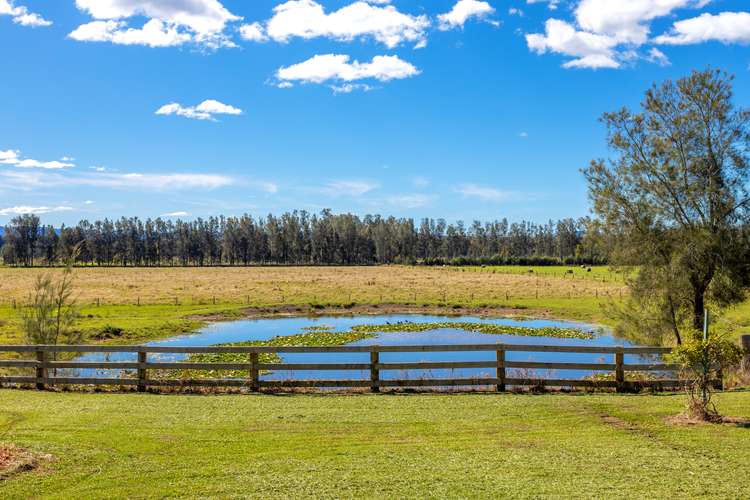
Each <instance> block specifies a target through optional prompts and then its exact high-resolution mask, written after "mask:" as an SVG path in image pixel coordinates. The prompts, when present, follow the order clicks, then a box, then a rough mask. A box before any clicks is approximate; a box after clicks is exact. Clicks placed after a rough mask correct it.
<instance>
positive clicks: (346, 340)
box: [180, 329, 375, 378]
mask: <svg viewBox="0 0 750 500" xmlns="http://www.w3.org/2000/svg"><path fill="white" fill-rule="evenodd" d="M372 337H375V334H374V333H369V332H360V331H350V332H332V331H330V330H322V329H316V330H315V331H308V332H305V333H298V334H296V335H282V336H278V337H274V338H272V339H270V340H250V341H246V342H232V343H227V344H220V346H227V347H230V346H231V347H240V346H275V347H281V346H284V347H294V346H316V347H333V346H339V345H346V344H350V343H352V342H357V341H358V340H363V339H367V338H372ZM188 359H189V361H190V362H193V363H249V362H250V355H249V354H245V353H206V354H191V355H190V356H189V358H188ZM258 361H260V362H261V363H281V358H280V357H279V355H278V354H275V353H261V354H259V355H258ZM180 376H181V377H183V378H214V377H217V376H221V377H247V370H211V371H202V370H201V371H198V370H182V371H181V372H180Z"/></svg>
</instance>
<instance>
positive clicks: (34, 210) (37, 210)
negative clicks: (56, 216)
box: [0, 205, 73, 215]
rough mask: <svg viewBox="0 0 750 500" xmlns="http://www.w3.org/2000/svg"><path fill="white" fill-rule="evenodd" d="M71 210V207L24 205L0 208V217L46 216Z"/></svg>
mask: <svg viewBox="0 0 750 500" xmlns="http://www.w3.org/2000/svg"><path fill="white" fill-rule="evenodd" d="M69 210H73V207H64V206H59V207H44V206H42V207H30V206H26V205H19V206H15V207H8V208H0V215H26V214H37V215H41V214H48V213H51V212H67V211H69Z"/></svg>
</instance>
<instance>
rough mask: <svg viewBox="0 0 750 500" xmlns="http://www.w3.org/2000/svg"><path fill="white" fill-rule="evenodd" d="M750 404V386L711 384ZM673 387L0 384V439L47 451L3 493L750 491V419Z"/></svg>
mask: <svg viewBox="0 0 750 500" xmlns="http://www.w3.org/2000/svg"><path fill="white" fill-rule="evenodd" d="M718 402H719V405H720V409H721V410H723V412H724V413H726V414H728V415H734V416H741V417H750V393H748V392H736V393H726V394H722V395H720V396H719V400H718ZM682 404H683V396H681V395H661V396H648V395H631V396H621V395H612V394H600V395H541V396H532V395H509V394H504V395H496V394H453V395H447V394H446V395H441V394H433V395H426V394H420V395H415V394H412V395H347V396H338V395H286V396H273V395H235V396H229V395H224V396H185V395H179V396H177V395H172V396H169V395H161V396H160V395H151V394H75V393H49V392H31V391H9V390H3V391H0V441H4V442H6V443H7V442H11V443H15V444H17V445H21V446H23V447H26V448H29V449H31V450H33V451H35V452H38V453H46V454H51V455H53V456H54V459H53V460H52V462H50V463H48V464H47V465H45V466H43V468H42V469H41V470H38V471H34V472H28V473H23V474H21V475H18V476H15V477H13V478H11V479H9V480H6V481H0V497H2V498H29V497H53V498H70V497H76V498H103V497H108V498H109V497H135V498H154V497H160V498H161V497H206V496H220V497H255V498H294V497H301V496H305V497H369V498H373V497H379V498H398V497H436V498H444V497H502V496H513V497H539V496H557V497H559V496H564V497H574V498H580V497H598V498H633V497H641V498H642V497H649V498H669V497H671V498H687V497H706V498H708V497H711V498H748V497H750V481H748V480H747V478H748V477H750V429H748V428H742V427H739V426H735V425H718V426H717V425H701V426H693V427H684V426H674V425H671V424H668V423H666V422H665V418H666V417H668V416H670V415H674V414H676V413H678V412H679V411H680V410H681V407H682Z"/></svg>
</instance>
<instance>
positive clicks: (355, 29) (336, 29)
mask: <svg viewBox="0 0 750 500" xmlns="http://www.w3.org/2000/svg"><path fill="white" fill-rule="evenodd" d="M376 4H381V5H376ZM273 12H274V14H273V17H271V19H269V20H268V21H267V22H266V23H265V26H264V32H265V35H266V36H268V37H269V38H271V39H272V40H274V41H277V42H287V41H289V40H290V39H291V38H305V39H310V38H318V37H323V38H331V39H334V40H339V41H352V40H355V39H357V38H373V39H374V40H376V41H378V42H380V43H382V44H384V45H386V46H387V47H389V48H393V47H396V46H397V45H399V44H401V43H403V42H414V43H415V44H416V45H417V46H419V47H421V46H424V44H425V43H426V38H427V37H426V33H425V31H426V29H427V28H428V27H429V26H430V21H429V19H428V18H427V16H424V15H420V16H412V15H409V14H404V13H402V12H399V11H398V10H397V9H396V7H394V6H393V5H388V4H387V3H386V2H365V1H356V2H354V3H351V4H349V5H346V6H344V7H342V8H340V9H339V10H336V11H333V12H330V13H327V12H326V11H325V8H324V7H323V5H321V4H320V3H318V2H316V1H314V0H290V1H288V2H285V3H283V4H280V5H277V6H276V7H275V8H274V9H273Z"/></svg>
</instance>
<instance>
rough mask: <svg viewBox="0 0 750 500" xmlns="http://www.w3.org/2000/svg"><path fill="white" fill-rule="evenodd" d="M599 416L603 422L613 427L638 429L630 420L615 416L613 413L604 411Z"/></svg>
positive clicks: (632, 430) (633, 430)
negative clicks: (609, 413)
mask: <svg viewBox="0 0 750 500" xmlns="http://www.w3.org/2000/svg"><path fill="white" fill-rule="evenodd" d="M599 416H600V417H601V419H602V420H603V421H604V423H606V424H608V425H611V426H612V427H615V428H617V429H623V430H626V431H630V432H639V431H640V429H638V428H637V427H635V426H634V425H632V424H631V423H630V422H627V421H625V420H623V419H621V418H620V417H615V416H614V415H608V414H606V413H604V414H602V415H599Z"/></svg>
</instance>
